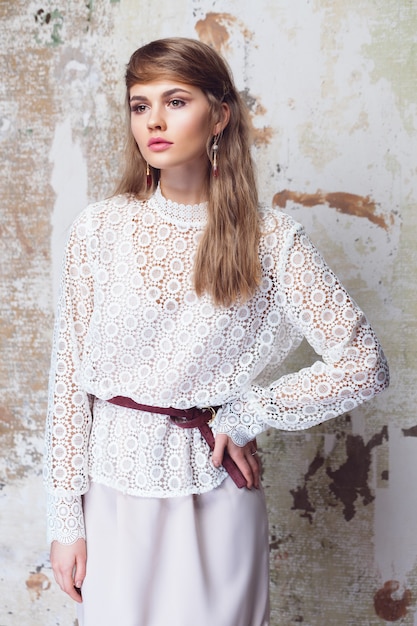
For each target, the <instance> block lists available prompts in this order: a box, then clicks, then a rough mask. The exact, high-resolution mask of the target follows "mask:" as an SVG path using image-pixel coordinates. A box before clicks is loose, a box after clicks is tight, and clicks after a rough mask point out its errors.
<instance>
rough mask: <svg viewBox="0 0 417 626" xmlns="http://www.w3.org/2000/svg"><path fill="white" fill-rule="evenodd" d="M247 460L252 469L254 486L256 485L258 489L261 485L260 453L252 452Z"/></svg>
mask: <svg viewBox="0 0 417 626" xmlns="http://www.w3.org/2000/svg"><path fill="white" fill-rule="evenodd" d="M246 460H247V462H248V465H249V467H250V468H251V470H252V475H253V485H254V487H256V489H259V486H260V473H261V466H260V460H259V456H258V454H257V453H256V452H251V453H250V454H249V455H248V456H247V457H246Z"/></svg>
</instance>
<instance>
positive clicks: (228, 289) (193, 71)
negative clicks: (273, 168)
mask: <svg viewBox="0 0 417 626" xmlns="http://www.w3.org/2000/svg"><path fill="white" fill-rule="evenodd" d="M125 78H126V107H127V112H128V117H127V119H128V121H129V124H128V133H127V142H126V148H125V165H124V171H123V173H122V177H121V180H120V183H119V185H118V187H117V190H116V193H131V194H134V195H135V196H136V197H138V198H139V199H146V198H148V197H149V196H150V195H151V194H152V193H153V191H154V190H155V188H156V186H157V184H158V181H159V178H160V171H159V170H157V169H155V168H151V174H152V184H151V187H150V189H149V188H147V181H146V162H145V160H144V158H143V157H142V155H141V153H140V151H139V149H138V146H137V144H136V141H135V139H134V137H133V134H132V132H131V130H130V103H129V95H130V89H131V87H132V86H133V85H135V84H137V83H148V82H151V81H154V80H161V79H168V80H177V81H179V82H182V83H186V84H189V85H193V86H194V87H198V88H200V89H201V90H202V91H203V93H204V94H205V95H206V97H207V100H208V102H209V109H210V113H209V115H211V116H212V122H213V124H214V123H215V122H216V121H218V119H219V118H220V116H221V111H222V103H226V104H227V106H228V107H229V110H230V119H229V122H228V124H227V126H226V127H225V128H224V129H223V131H222V133H221V137H220V139H219V142H218V143H219V147H218V151H217V165H218V171H219V175H218V176H217V177H214V176H212V175H211V173H210V172H211V161H212V158H213V149H212V148H213V137H212V136H210V137H208V138H207V190H208V220H207V225H206V228H205V230H204V232H203V235H202V238H201V240H200V243H199V247H198V250H197V255H196V258H195V264H194V277H193V279H194V287H195V290H196V293H197V294H198V295H199V296H201V295H202V294H203V293H208V294H210V295H211V297H212V298H213V301H214V302H215V303H216V304H218V305H223V306H231V305H232V304H234V303H236V302H238V301H245V300H247V299H248V298H250V297H251V296H252V295H253V293H254V291H255V290H256V288H257V286H258V285H259V282H260V277H261V268H260V261H259V252H258V244H259V236H260V225H259V210H258V192H257V186H256V181H255V174H254V166H253V162H252V158H251V153H250V124H249V119H248V111H247V108H246V106H245V104H244V102H243V100H242V98H241V96H240V94H239V92H238V91H237V89H236V87H235V85H234V82H233V78H232V75H231V72H230V70H229V68H228V66H227V64H226V62H225V61H224V60H223V59H222V57H220V55H219V54H217V52H215V51H214V50H213V49H212V48H211V47H210V46H208V45H206V44H204V43H201V42H200V41H197V40H194V39H187V38H182V37H175V38H169V39H159V40H156V41H153V42H151V43H149V44H147V45H145V46H143V47H141V48H139V49H138V50H136V51H135V52H134V53H133V54H132V56H131V58H130V60H129V63H128V65H127V69H126V76H125Z"/></svg>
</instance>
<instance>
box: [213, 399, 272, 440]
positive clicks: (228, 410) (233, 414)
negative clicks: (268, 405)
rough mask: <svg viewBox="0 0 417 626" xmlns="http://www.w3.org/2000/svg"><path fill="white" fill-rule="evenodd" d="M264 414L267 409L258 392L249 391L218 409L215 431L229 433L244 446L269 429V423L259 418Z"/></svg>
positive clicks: (232, 438) (231, 437)
mask: <svg viewBox="0 0 417 626" xmlns="http://www.w3.org/2000/svg"><path fill="white" fill-rule="evenodd" d="M262 414H265V410H264V409H263V408H262V405H261V404H260V403H259V402H258V401H257V398H256V394H255V393H254V392H253V391H247V392H245V393H243V394H242V396H241V398H240V399H239V400H234V401H233V402H229V403H228V404H225V405H223V406H222V407H221V409H219V410H218V412H217V419H216V424H215V431H216V433H224V434H225V435H228V436H229V437H230V439H231V440H232V441H233V443H235V444H236V445H237V446H240V447H243V446H245V445H246V444H247V443H248V442H249V441H252V439H255V437H257V436H258V435H260V434H261V432H263V431H264V430H267V429H268V427H269V426H268V424H265V423H264V422H263V421H262V420H260V419H259V416H260V415H262Z"/></svg>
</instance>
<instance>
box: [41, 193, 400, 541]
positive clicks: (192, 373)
mask: <svg viewBox="0 0 417 626" xmlns="http://www.w3.org/2000/svg"><path fill="white" fill-rule="evenodd" d="M261 214H262V237H261V241H260V256H261V260H262V269H263V278H262V282H261V285H260V287H259V289H258V291H257V293H256V294H255V295H254V296H253V297H252V299H251V300H250V301H248V302H246V303H243V304H236V305H234V306H232V307H230V308H223V307H217V306H214V305H213V304H212V301H211V299H210V297H209V296H203V297H201V298H198V297H197V296H196V294H195V292H194V290H193V282H192V274H193V261H194V255H195V252H196V248H197V245H198V241H199V238H200V235H201V233H202V229H203V228H204V225H205V221H206V205H204V204H202V205H197V206H185V205H178V204H176V203H173V202H171V201H168V200H166V199H165V198H164V197H163V196H162V194H161V192H160V190H159V189H158V190H157V191H156V193H155V194H154V195H153V196H152V197H151V198H150V199H149V200H148V201H145V202H142V201H138V200H136V199H134V198H132V197H128V196H118V197H115V198H111V199H108V200H104V201H102V202H99V203H97V204H93V205H91V206H89V207H87V209H86V210H85V211H83V212H82V213H81V215H80V216H79V217H78V219H77V220H76V221H75V223H74V225H73V227H72V230H71V233H70V237H69V241H68V245H67V250H66V255H65V265H64V270H63V277H62V288H61V296H60V301H59V305H58V311H57V318H56V326H55V333H54V343H53V353H52V365H51V376H50V397H49V409H48V416H47V426H46V455H45V466H44V467H45V471H44V474H45V483H46V487H47V491H48V494H49V498H48V503H49V506H48V528H49V539H50V540H53V539H57V540H58V541H60V542H62V543H71V542H74V541H76V539H77V538H79V537H83V536H84V527H83V515H82V498H81V496H82V494H83V493H85V492H86V491H87V490H88V486H89V481H91V480H93V481H96V482H100V483H103V484H106V485H108V486H110V487H113V488H115V489H118V490H120V491H122V492H124V493H129V494H133V495H137V496H156V497H170V496H179V495H185V494H190V493H203V492H205V491H208V490H210V489H213V488H214V487H216V486H217V485H219V484H220V483H221V482H222V480H223V479H224V478H225V476H226V474H225V471H224V470H223V469H222V468H220V469H216V468H214V466H213V465H212V464H211V461H210V454H209V450H208V446H207V444H206V443H205V442H204V441H203V440H202V439H201V436H200V433H199V431H198V430H183V429H180V428H178V427H177V426H175V425H173V424H172V423H171V422H170V421H169V419H168V418H167V417H165V416H162V415H157V414H153V413H142V412H139V411H135V410H132V409H126V408H122V407H119V406H115V405H112V404H109V403H108V402H106V400H108V399H109V398H112V397H114V396H127V397H129V398H132V399H133V400H135V401H136V402H138V403H141V404H148V405H151V406H156V407H162V406H164V407H168V406H174V407H178V408H189V407H192V406H199V407H204V406H221V409H220V410H219V411H218V414H217V417H216V420H215V423H214V425H213V429H214V431H215V432H222V433H227V434H228V435H229V436H230V437H231V438H232V440H233V441H234V442H235V443H236V444H238V445H244V444H245V443H246V442H247V441H249V440H251V439H253V438H254V437H256V435H258V434H259V433H261V432H262V431H264V430H265V429H267V428H268V427H271V426H272V427H276V428H280V429H286V430H298V429H304V428H309V427H311V426H314V425H315V424H319V423H320V422H323V421H325V420H328V419H330V418H332V417H335V416H336V415H339V414H341V413H344V412H346V411H349V410H351V409H353V408H354V407H356V406H357V405H358V404H360V403H361V402H363V401H365V400H368V399H370V398H372V397H373V396H374V395H375V394H376V393H378V392H379V391H382V390H383V389H384V388H385V387H386V386H387V385H388V367H387V363H386V360H385V357H384V355H383V352H382V350H381V347H380V345H379V343H378V340H377V338H376V336H375V334H374V332H373V330H372V328H371V327H370V325H369V323H368V322H367V320H366V318H365V316H364V314H363V313H362V311H361V310H360V309H359V308H358V306H357V305H356V303H355V302H354V301H353V300H352V299H351V298H350V296H349V295H348V293H347V292H346V291H345V289H344V288H343V286H342V285H341V284H340V282H339V281H338V279H337V278H336V276H335V275H334V274H333V273H332V271H331V270H330V269H329V267H328V266H327V265H326V263H325V262H324V260H323V258H322V256H321V255H320V254H319V252H318V251H317V249H316V248H315V247H314V245H313V244H312V243H311V241H310V240H309V238H308V237H307V235H306V234H305V232H304V230H303V228H302V227H301V226H300V225H299V224H297V223H295V222H294V221H293V220H292V218H290V217H289V216H287V215H285V214H283V213H281V212H278V211H275V210H272V209H262V211H261ZM303 337H306V339H307V340H308V342H309V343H310V344H311V345H312V347H313V348H314V349H315V351H316V352H317V354H318V355H319V356H320V357H321V358H320V359H318V360H317V361H316V362H315V363H314V364H313V365H312V366H311V367H306V368H304V369H302V370H300V371H298V372H295V373H293V374H289V375H288V374H287V375H282V376H280V374H279V366H280V365H281V364H282V362H283V361H284V359H285V357H286V356H287V355H288V354H289V353H290V352H291V351H292V350H293V349H294V348H295V347H296V346H297V345H298V344H299V343H300V341H301V339H302V338H303Z"/></svg>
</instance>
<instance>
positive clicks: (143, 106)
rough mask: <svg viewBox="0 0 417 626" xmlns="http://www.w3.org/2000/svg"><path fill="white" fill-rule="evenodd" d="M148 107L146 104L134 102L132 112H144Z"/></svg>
mask: <svg viewBox="0 0 417 626" xmlns="http://www.w3.org/2000/svg"><path fill="white" fill-rule="evenodd" d="M146 109H147V106H146V104H133V105H132V106H131V107H130V112H131V113H144V112H145V111H146Z"/></svg>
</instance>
